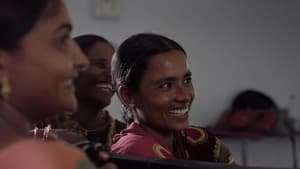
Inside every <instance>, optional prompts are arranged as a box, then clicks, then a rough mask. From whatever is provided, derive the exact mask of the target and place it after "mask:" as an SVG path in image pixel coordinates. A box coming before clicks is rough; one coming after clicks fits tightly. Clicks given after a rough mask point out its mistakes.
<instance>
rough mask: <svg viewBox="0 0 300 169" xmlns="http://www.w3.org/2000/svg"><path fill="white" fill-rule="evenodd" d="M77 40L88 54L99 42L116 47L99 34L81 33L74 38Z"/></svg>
mask: <svg viewBox="0 0 300 169" xmlns="http://www.w3.org/2000/svg"><path fill="white" fill-rule="evenodd" d="M74 40H75V42H76V43H77V44H78V46H79V47H80V49H81V50H82V52H83V53H84V54H86V55H88V53H89V52H90V50H91V48H92V47H93V46H94V45H95V44H96V43H97V42H103V43H106V44H108V45H109V46H110V47H111V48H112V49H113V50H115V48H114V47H113V45H112V44H111V43H110V42H109V41H108V40H107V39H105V38H103V37H101V36H98V35H91V34H87V35H80V36H77V37H75V38H74Z"/></svg>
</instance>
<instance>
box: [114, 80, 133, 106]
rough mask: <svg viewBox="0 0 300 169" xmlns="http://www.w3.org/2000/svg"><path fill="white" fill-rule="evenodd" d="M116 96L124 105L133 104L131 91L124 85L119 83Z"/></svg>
mask: <svg viewBox="0 0 300 169" xmlns="http://www.w3.org/2000/svg"><path fill="white" fill-rule="evenodd" d="M117 93H118V96H119V98H120V100H121V102H122V103H123V104H124V105H129V104H134V99H133V96H132V93H130V91H129V89H128V88H127V87H125V86H122V85H120V86H119V87H118V89H117Z"/></svg>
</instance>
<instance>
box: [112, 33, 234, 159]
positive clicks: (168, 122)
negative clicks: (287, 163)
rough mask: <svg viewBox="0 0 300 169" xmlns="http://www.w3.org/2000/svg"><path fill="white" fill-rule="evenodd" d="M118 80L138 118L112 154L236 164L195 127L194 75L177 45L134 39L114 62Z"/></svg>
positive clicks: (153, 37) (116, 140) (166, 40)
mask: <svg viewBox="0 0 300 169" xmlns="http://www.w3.org/2000/svg"><path fill="white" fill-rule="evenodd" d="M112 75H113V81H114V83H115V84H114V85H115V86H116V88H117V93H118V96H119V98H120V100H121V102H122V103H123V104H124V106H125V107H127V113H130V114H131V115H132V117H133V119H131V121H133V122H132V123H131V124H130V126H129V127H128V128H127V129H125V130H123V131H122V132H121V133H120V134H117V135H115V137H114V140H113V141H114V142H113V145H112V152H115V153H122V154H131V155H137V156H145V157H150V158H167V159H191V160H201V161H210V162H224V163H233V158H232V156H231V154H230V152H229V150H228V149H227V148H226V147H225V146H224V145H223V144H222V143H221V142H220V140H219V139H218V138H216V137H215V136H214V135H212V134H211V133H209V132H208V131H207V130H206V129H204V128H201V127H192V126H189V121H188V117H189V113H190V109H191V105H192V102H193V100H194V88H193V84H192V73H191V71H190V69H189V66H188V63H187V58H186V53H185V51H184V49H183V48H182V47H181V46H180V45H179V44H178V43H177V42H175V41H173V40H171V39H169V38H167V37H164V36H161V35H157V34H151V33H142V34H137V35H133V36H131V37H129V38H128V39H127V40H125V41H124V42H123V43H122V44H121V46H120V47H119V49H118V51H117V53H116V55H115V56H114V58H113V62H112Z"/></svg>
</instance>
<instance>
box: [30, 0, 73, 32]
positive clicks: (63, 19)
mask: <svg viewBox="0 0 300 169" xmlns="http://www.w3.org/2000/svg"><path fill="white" fill-rule="evenodd" d="M65 24H70V17H69V15H68V13H67V10H66V7H65V5H64V4H63V3H62V2H61V1H59V0H49V1H48V3H47V5H46V8H45V9H44V11H43V13H42V15H41V17H39V19H38V21H37V22H36V24H35V26H34V27H33V29H32V31H31V32H35V33H39V34H43V36H44V37H45V36H47V35H49V34H55V33H56V32H57V31H59V30H60V29H64V28H65V27H63V26H64V25H65Z"/></svg>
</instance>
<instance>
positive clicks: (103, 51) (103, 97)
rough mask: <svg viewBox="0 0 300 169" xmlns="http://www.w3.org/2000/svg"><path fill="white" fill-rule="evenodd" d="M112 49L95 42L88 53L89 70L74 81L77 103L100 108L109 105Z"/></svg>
mask: <svg viewBox="0 0 300 169" xmlns="http://www.w3.org/2000/svg"><path fill="white" fill-rule="evenodd" d="M113 53H114V49H113V48H112V47H111V46H110V45H109V44H107V43H105V42H97V43H95V44H94V46H93V47H92V48H91V50H90V51H89V52H88V54H87V57H88V59H89V61H90V66H89V68H88V69H87V70H86V71H84V72H82V73H80V75H79V77H78V79H77V80H76V82H77V83H76V91H77V92H76V96H77V98H78V100H79V102H80V103H81V102H83V103H84V102H87V103H94V104H96V105H97V106H100V107H101V108H104V107H105V106H107V105H109V104H110V101H111V97H112V96H113V93H114V92H113V88H112V80H111V74H110V63H111V59H112V55H113Z"/></svg>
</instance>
